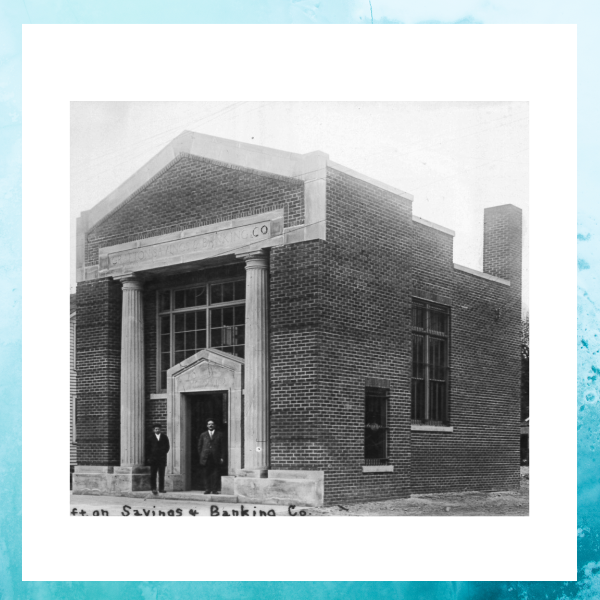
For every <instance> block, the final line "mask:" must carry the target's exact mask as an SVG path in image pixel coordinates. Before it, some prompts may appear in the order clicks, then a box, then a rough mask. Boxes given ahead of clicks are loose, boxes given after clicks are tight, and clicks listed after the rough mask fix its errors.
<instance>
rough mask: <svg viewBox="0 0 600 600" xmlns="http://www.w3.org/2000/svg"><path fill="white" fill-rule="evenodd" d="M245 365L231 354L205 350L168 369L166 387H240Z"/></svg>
mask: <svg viewBox="0 0 600 600" xmlns="http://www.w3.org/2000/svg"><path fill="white" fill-rule="evenodd" d="M243 365H244V360H243V359H241V358H238V357H236V356H233V355H231V354H227V353H225V352H221V351H219V350H202V351H201V352H198V353H197V354H194V356H190V358H188V359H186V360H184V361H183V362H181V363H179V364H178V365H175V366H174V367H173V368H172V369H169V371H167V388H169V387H171V390H170V393H186V392H203V391H217V390H231V389H240V388H241V384H242V380H241V376H242V369H243ZM167 393H169V390H168V392H167Z"/></svg>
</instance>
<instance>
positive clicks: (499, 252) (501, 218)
mask: <svg viewBox="0 0 600 600" xmlns="http://www.w3.org/2000/svg"><path fill="white" fill-rule="evenodd" d="M521 213H522V211H521V209H520V208H517V207H516V206H513V205H512V204H503V205H502V206H493V207H492V208H486V209H485V210H484V213H483V272H484V273H488V274H489V275H495V276H496V277H501V278H502V279H508V280H510V285H511V288H512V290H513V291H514V292H515V293H518V294H519V295H520V294H521V263H522V253H523V251H522V246H523V235H522V223H521V222H522V214H521Z"/></svg>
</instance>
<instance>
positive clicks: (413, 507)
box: [306, 467, 529, 517]
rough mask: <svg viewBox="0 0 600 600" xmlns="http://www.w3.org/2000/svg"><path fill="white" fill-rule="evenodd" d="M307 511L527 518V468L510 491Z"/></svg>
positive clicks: (424, 496)
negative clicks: (517, 483) (518, 487)
mask: <svg viewBox="0 0 600 600" xmlns="http://www.w3.org/2000/svg"><path fill="white" fill-rule="evenodd" d="M306 511H307V513H308V515H310V516H315V517H348V516H353V517H372V516H406V517H412V516H421V517H422V516H429V517H465V516H470V517H472V516H485V517H490V516H504V515H507V516H522V517H526V516H528V515H529V467H521V486H520V489H519V490H515V491H512V492H453V493H448V494H416V495H414V496H411V497H410V498H402V499H400V500H382V501H380V502H365V503H363V504H346V505H338V506H328V507H325V508H308V509H306Z"/></svg>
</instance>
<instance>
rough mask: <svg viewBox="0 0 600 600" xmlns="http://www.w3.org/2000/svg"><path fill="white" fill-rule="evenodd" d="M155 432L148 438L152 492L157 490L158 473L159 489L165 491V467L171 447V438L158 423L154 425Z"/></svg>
mask: <svg viewBox="0 0 600 600" xmlns="http://www.w3.org/2000/svg"><path fill="white" fill-rule="evenodd" d="M153 431H154V433H153V434H152V435H151V436H150V438H149V440H148V462H149V463H150V482H151V483H152V493H153V494H154V495H156V494H157V491H156V476H157V475H158V491H159V492H160V493H161V494H164V493H165V468H166V466H167V454H168V453H169V450H170V449H171V445H170V444H169V438H168V437H167V436H166V435H165V434H164V433H161V431H160V425H158V423H157V424H156V425H154V427H153Z"/></svg>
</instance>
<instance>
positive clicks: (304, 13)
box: [0, 0, 600, 600]
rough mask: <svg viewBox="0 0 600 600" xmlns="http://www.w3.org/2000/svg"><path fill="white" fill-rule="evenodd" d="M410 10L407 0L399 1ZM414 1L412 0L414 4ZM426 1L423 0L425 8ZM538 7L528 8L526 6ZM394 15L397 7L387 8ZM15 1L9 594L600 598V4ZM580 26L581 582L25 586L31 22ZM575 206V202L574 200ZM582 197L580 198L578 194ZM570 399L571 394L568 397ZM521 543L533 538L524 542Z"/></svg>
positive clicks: (6, 24)
mask: <svg viewBox="0 0 600 600" xmlns="http://www.w3.org/2000/svg"><path fill="white" fill-rule="evenodd" d="M397 4H398V5H400V3H397ZM403 4H406V3H403ZM415 4H416V3H415ZM525 4H526V6H523V5H525ZM384 7H388V8H387V10H388V11H390V14H385V8H384ZM395 9H398V13H399V14H400V17H401V16H402V14H403V13H402V12H401V11H400V9H399V8H398V7H395V6H394V5H393V2H389V1H388V2H386V3H385V4H384V3H383V2H379V1H378V0H371V2H368V1H367V2H361V3H358V2H355V3H352V2H346V1H342V0H331V1H327V0H289V1H286V0H283V1H281V0H263V1H261V2H250V1H248V2H245V3H242V2H238V1H237V0H221V1H220V2H210V3H209V2H206V1H205V0H179V1H177V0H173V1H171V2H169V3H167V2H164V3H154V4H152V3H151V4H149V3H147V2H142V1H141V0H129V1H128V0H125V1H123V0H105V1H104V2H99V1H98V0H82V1H80V2H74V1H73V2H62V1H60V0H37V1H36V0H33V1H32V0H7V1H5V2H4V3H3V4H2V7H1V8H0V258H1V261H0V307H1V310H0V367H1V373H2V377H0V397H1V398H2V400H3V402H2V408H3V410H2V417H3V418H2V434H3V435H0V598H3V599H7V600H12V599H20V598H38V599H41V600H45V599H58V598H61V599H62V598H65V599H66V598H128V599H134V598H140V599H150V598H152V599H157V598H175V597H176V598H178V599H182V600H183V599H187V598H196V597H198V596H199V595H212V596H213V597H215V598H232V599H233V598H239V599H242V600H245V599H248V600H250V599H252V600H253V599H255V598H257V599H258V598H268V599H278V598H286V599H296V598H298V599H300V598H308V597H312V598H314V599H315V600H320V599H321V598H327V599H334V598H345V599H350V600H351V599H353V598H360V597H365V596H367V595H368V596H369V597H371V598H377V599H387V598H390V599H391V598H395V599H397V598H401V599H408V600H416V599H421V598H427V599H440V600H442V599H443V600H445V599H459V600H460V599H463V598H464V599H469V600H479V599H482V600H483V599H486V600H487V599H505V598H506V599H509V598H511V599H512V598H519V599H521V598H527V599H528V600H535V599H537V598H540V599H546V598H551V599H553V598H561V599H570V598H573V599H575V598H577V599H580V600H584V599H590V600H591V599H592V598H600V542H599V539H600V522H599V521H600V511H599V510H598V508H597V507H598V506H600V478H599V471H598V467H599V464H598V463H597V462H596V455H597V451H598V447H599V445H600V368H599V367H600V361H599V360H598V358H597V356H596V355H600V337H599V336H600V327H599V325H600V323H599V321H600V281H599V279H598V273H599V271H600V269H599V266H598V265H599V259H600V244H599V243H598V240H600V210H599V206H600V194H599V193H598V192H599V190H598V187H599V180H600V178H599V176H598V166H599V165H600V142H599V140H600V111H598V106H600V84H599V83H598V77H597V57H598V56H600V31H599V27H598V23H600V3H598V2H595V1H590V2H581V1H579V2H577V1H575V0H572V1H571V2H570V3H568V4H567V3H563V4H560V3H548V2H545V1H544V2H542V1H537V0H532V1H530V2H528V3H522V2H513V1H504V0H501V1H500V2H496V3H495V4H492V3H489V2H487V1H485V0H473V1H468V0H467V1H462V2H456V1H454V2H450V3H448V2H426V1H424V2H420V3H419V5H418V8H414V9H413V8H412V7H411V8H408V9H407V10H405V14H406V16H405V18H400V17H399V16H398V15H397V14H391V12H393V10H395ZM369 22H373V23H399V22H404V23H442V22H443V23H575V24H577V25H578V53H579V55H578V98H579V100H578V123H579V125H578V207H579V208H578V211H579V222H578V246H579V247H578V270H579V282H578V398H577V410H578V531H577V536H578V580H577V582H383V583H364V582H363V583H360V582H359V583H345V582H323V583H317V582H311V583H282V582H273V583H267V582H263V583H241V584H240V583H234V582H226V583H184V582H153V583H143V582H108V583H100V582H88V583H86V582H81V583H70V582H56V583H49V582H40V583H35V582H22V581H21V231H20V223H21V25H22V24H24V23H44V24H50V23H97V24H102V23H369ZM568 201H572V200H571V199H569V200H568ZM573 201H574V199H573ZM567 401H568V400H567ZM515 543H521V542H520V541H519V540H515Z"/></svg>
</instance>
